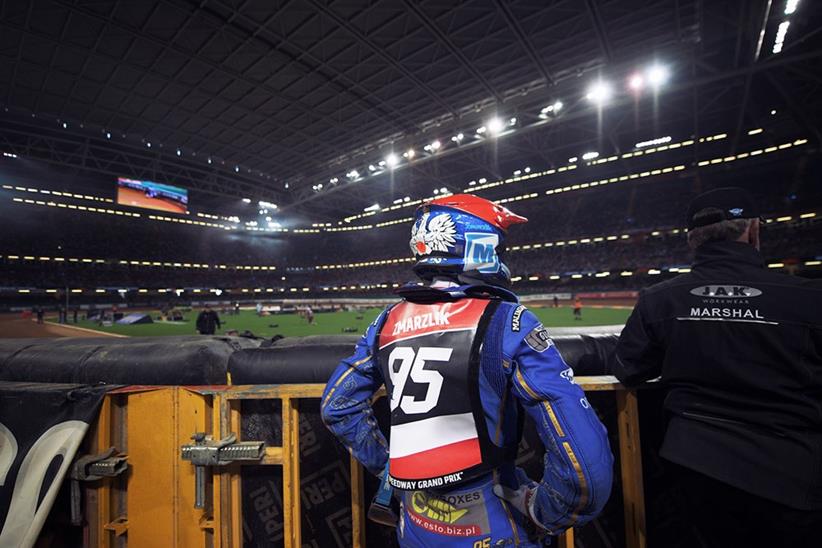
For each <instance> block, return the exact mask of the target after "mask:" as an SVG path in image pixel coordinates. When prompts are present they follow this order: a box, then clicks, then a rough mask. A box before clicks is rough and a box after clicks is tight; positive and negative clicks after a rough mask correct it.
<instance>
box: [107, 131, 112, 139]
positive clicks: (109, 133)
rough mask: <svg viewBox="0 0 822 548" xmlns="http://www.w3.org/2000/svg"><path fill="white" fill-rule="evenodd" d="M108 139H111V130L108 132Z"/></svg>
mask: <svg viewBox="0 0 822 548" xmlns="http://www.w3.org/2000/svg"><path fill="white" fill-rule="evenodd" d="M106 139H111V132H109V131H107V132H106Z"/></svg>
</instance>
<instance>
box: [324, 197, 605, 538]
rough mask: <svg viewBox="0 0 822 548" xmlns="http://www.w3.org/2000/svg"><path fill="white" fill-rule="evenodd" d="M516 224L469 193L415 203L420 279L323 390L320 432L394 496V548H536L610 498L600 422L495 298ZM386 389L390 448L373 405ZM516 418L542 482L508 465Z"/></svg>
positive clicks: (542, 332) (506, 278) (528, 322)
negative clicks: (532, 427)
mask: <svg viewBox="0 0 822 548" xmlns="http://www.w3.org/2000/svg"><path fill="white" fill-rule="evenodd" d="M525 221H526V219H525V218H523V217H519V216H517V215H515V214H513V213H511V212H510V211H508V210H507V209H505V208H504V207H501V206H498V205H496V204H494V203H493V202H490V201H488V200H485V199H482V198H478V197H476V196H471V195H454V196H449V197H444V198H439V199H436V200H433V201H431V202H428V203H426V204H424V205H423V206H421V207H420V208H419V209H418V210H417V212H416V221H415V223H414V226H413V229H412V237H411V242H410V243H411V248H412V250H413V253H414V255H415V256H416V258H417V259H418V262H417V263H416V265H415V266H414V272H415V273H416V274H417V275H418V276H419V277H420V278H421V279H422V280H423V281H424V282H426V284H424V285H421V284H417V283H412V284H408V285H406V286H404V287H403V288H401V289H400V290H399V291H398V293H399V295H400V296H401V297H402V298H403V300H402V301H401V302H399V303H397V304H395V305H392V306H389V307H388V308H386V309H385V310H384V311H383V312H382V313H381V314H380V315H379V316H378V317H377V318H376V320H375V321H374V323H372V324H371V326H370V327H369V328H368V330H367V331H366V333H365V336H364V337H363V338H362V339H361V340H360V342H359V343H358V344H357V347H356V349H355V352H354V354H353V355H352V356H351V357H350V358H347V359H345V360H343V361H342V363H341V364H340V365H339V367H338V368H337V370H336V371H335V372H334V374H333V375H332V377H331V379H330V380H329V381H328V385H327V386H326V389H325V392H324V394H323V398H322V417H323V420H324V422H325V424H326V425H327V426H328V428H329V429H330V430H331V431H332V432H333V433H334V434H335V435H336V436H337V437H338V438H339V440H340V441H341V442H342V443H343V444H344V445H345V446H346V447H348V448H349V449H350V450H351V451H352V453H353V454H354V456H355V457H356V458H357V459H358V460H359V461H360V462H361V463H362V464H363V465H364V466H365V467H366V468H367V469H368V470H369V471H371V472H372V473H373V474H376V475H380V476H381V477H382V478H383V487H384V488H387V487H388V486H389V485H390V486H391V487H393V488H394V489H395V491H394V492H395V494H397V495H398V498H399V499H400V504H399V507H400V510H399V519H398V524H397V537H398V540H399V543H400V545H401V546H403V547H411V546H427V547H430V546H457V545H458V546H504V545H505V546H508V545H514V546H541V545H543V544H542V543H543V542H545V541H547V539H549V538H550V535H556V534H559V533H560V532H562V531H564V530H566V529H568V528H569V527H573V526H578V525H581V524H583V523H586V522H587V521H589V520H591V519H593V518H594V517H595V516H596V515H597V514H598V513H599V512H600V511H601V510H602V508H603V506H604V504H605V502H606V500H607V499H608V497H609V494H610V489H611V482H612V468H613V455H612V453H611V449H610V447H609V445H608V438H607V433H606V430H605V427H604V426H603V425H602V424H601V423H600V421H599V419H598V418H597V415H596V413H595V412H594V410H593V409H592V408H591V405H590V404H589V403H588V401H587V399H586V398H585V394H584V392H583V391H582V389H581V388H580V387H579V386H577V385H576V384H574V381H573V371H572V370H571V369H570V368H569V367H568V366H567V365H566V363H565V362H564V361H563V359H562V356H561V355H560V354H559V352H558V351H557V349H556V347H555V346H554V344H553V341H552V340H551V338H550V336H549V335H548V332H547V331H546V329H545V328H544V327H543V326H542V324H541V323H540V321H539V319H538V318H537V317H536V316H535V315H534V314H533V313H532V312H530V311H529V310H528V309H526V308H525V307H524V306H521V305H519V303H518V300H517V297H516V296H515V295H514V294H513V293H511V292H510V291H509V290H508V289H506V287H507V286H508V285H509V283H510V273H509V271H508V268H507V267H506V266H505V265H504V264H503V263H502V261H501V257H500V255H499V253H500V251H501V250H502V249H503V239H504V237H505V234H506V230H507V229H508V227H509V226H510V225H513V224H517V223H524V222H525ZM383 384H385V386H386V389H387V392H388V397H389V399H390V409H391V433H390V444H389V443H388V442H386V440H385V437H384V436H383V434H382V433H381V431H380V429H379V428H378V426H377V422H376V420H375V419H374V414H373V410H372V408H371V401H372V398H373V396H374V393H375V392H376V391H377V390H378V389H379V388H380V387H381V386H382V385H383ZM523 409H524V411H525V413H527V415H528V416H530V418H531V419H532V420H533V421H534V422H535V424H536V427H537V429H538V431H539V435H540V438H541V439H542V442H543V444H544V446H545V447H546V453H545V459H544V462H545V470H544V474H543V477H542V478H541V479H540V481H533V480H531V479H529V478H528V477H527V476H526V475H525V474H524V472H523V471H522V470H520V469H518V468H517V467H516V465H515V462H514V461H515V458H516V455H517V445H518V441H519V439H518V437H519V431H520V429H519V426H520V419H521V416H520V414H521V410H523ZM385 490H387V489H385ZM381 492H382V491H381Z"/></svg>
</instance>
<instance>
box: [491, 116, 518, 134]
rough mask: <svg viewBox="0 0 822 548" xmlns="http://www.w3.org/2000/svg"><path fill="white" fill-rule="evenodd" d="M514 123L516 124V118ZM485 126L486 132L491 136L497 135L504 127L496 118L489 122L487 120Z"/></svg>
mask: <svg viewBox="0 0 822 548" xmlns="http://www.w3.org/2000/svg"><path fill="white" fill-rule="evenodd" d="M514 123H515V124H516V123H517V122H516V118H514ZM486 126H487V127H488V131H490V132H491V133H492V134H497V133H499V132H501V131H502V130H503V129H504V127H505V125H504V124H503V122H502V120H500V119H499V118H496V117H495V118H491V119H490V120H488V123H487V124H486Z"/></svg>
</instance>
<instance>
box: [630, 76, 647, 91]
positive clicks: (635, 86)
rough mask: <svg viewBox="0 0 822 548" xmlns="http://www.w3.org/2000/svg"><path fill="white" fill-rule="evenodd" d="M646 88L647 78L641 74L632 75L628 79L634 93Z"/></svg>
mask: <svg viewBox="0 0 822 548" xmlns="http://www.w3.org/2000/svg"><path fill="white" fill-rule="evenodd" d="M644 86H645V78H643V77H642V75H641V74H632V75H631V76H630V77H629V78H628V88H630V89H631V90H632V91H641V90H642V88H643V87H644Z"/></svg>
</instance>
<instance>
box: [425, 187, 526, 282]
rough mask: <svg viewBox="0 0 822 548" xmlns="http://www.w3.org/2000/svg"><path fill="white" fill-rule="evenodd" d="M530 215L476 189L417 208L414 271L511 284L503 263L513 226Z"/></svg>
mask: <svg viewBox="0 0 822 548" xmlns="http://www.w3.org/2000/svg"><path fill="white" fill-rule="evenodd" d="M527 221H528V219H526V218H525V217H520V216H519V215H516V214H515V213H512V212H511V211H509V210H508V209H507V208H505V207H503V206H500V205H497V204H495V203H494V202H492V201H490V200H486V199H485V198H480V197H479V196H474V195H473V194H453V195H451V196H443V197H442V198H436V199H434V200H431V201H428V202H426V203H424V204H422V205H421V206H420V207H418V208H417V211H416V213H415V216H414V225H413V227H412V228H411V241H410V242H409V244H410V246H411V252H412V253H413V254H414V257H415V258H416V259H417V262H416V264H415V265H414V268H413V270H414V273H415V274H416V275H417V276H419V277H420V278H422V279H423V280H426V281H431V280H433V279H434V278H435V277H439V276H441V277H447V278H452V279H457V280H460V281H463V282H465V283H470V282H475V281H481V282H484V283H487V284H491V285H503V286H507V285H509V284H510V282H511V273H510V271H509V270H508V267H507V266H505V264H504V263H503V262H502V259H501V257H502V255H503V253H504V251H505V246H504V240H505V234H506V232H507V230H508V227H509V226H511V225H514V224H520V223H525V222H527Z"/></svg>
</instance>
